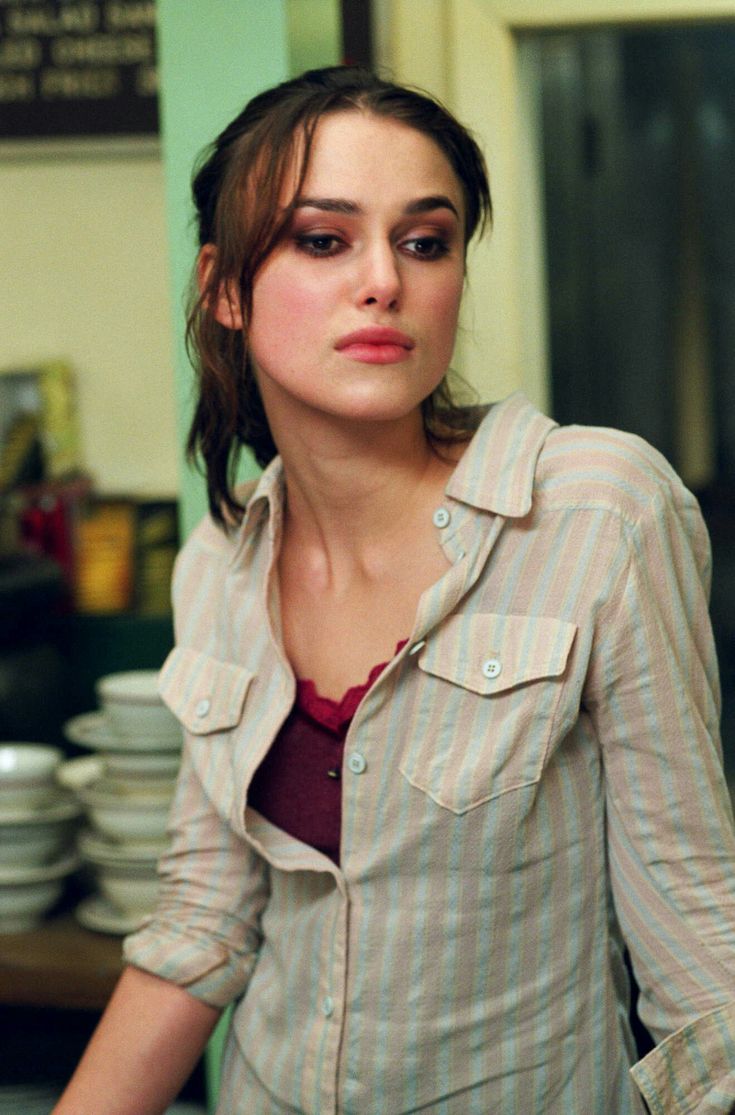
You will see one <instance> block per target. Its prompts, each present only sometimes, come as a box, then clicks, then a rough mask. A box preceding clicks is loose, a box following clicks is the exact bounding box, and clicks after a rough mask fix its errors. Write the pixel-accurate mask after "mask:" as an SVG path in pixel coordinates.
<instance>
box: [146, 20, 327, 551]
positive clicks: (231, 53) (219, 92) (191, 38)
mask: <svg viewBox="0 0 735 1115" xmlns="http://www.w3.org/2000/svg"><path fill="white" fill-rule="evenodd" d="M305 2H306V3H307V4H308V3H309V2H310V0H305ZM157 22H158V50H159V73H160V86H161V129H162V143H163V161H164V173H165V182H166V210H167V223H168V239H169V262H170V274H171V297H172V317H173V322H172V328H173V331H174V337H175V371H176V399H177V427H178V431H179V441H180V444H181V445H183V443H184V441H185V439H186V431H187V429H188V425H189V416H190V414H191V407H192V384H193V375H192V371H191V367H190V365H189V362H188V360H187V357H186V353H185V350H184V343H183V336H184V317H185V315H184V304H185V297H186V291H187V289H188V284H189V279H190V275H191V269H192V265H193V262H194V258H195V255H196V236H195V231H194V227H193V220H192V218H193V206H192V205H191V203H190V200H189V196H190V195H189V184H190V181H191V172H192V167H193V165H194V161H195V159H196V156H197V155H198V153H199V151H200V150H201V149H202V147H204V146H205V145H206V144H207V143H209V142H210V141H211V140H212V139H213V138H214V136H215V135H216V134H217V133H218V132H219V131H220V130H221V129H222V128H223V127H224V126H225V124H227V122H228V121H229V120H230V119H232V117H233V116H235V114H236V113H237V112H238V111H239V110H240V108H242V106H243V105H244V104H245V102H246V101H247V100H249V99H250V97H252V96H253V95H254V94H255V93H257V92H259V91H260V90H261V89H264V88H266V87H267V86H269V85H273V84H275V83H276V82H278V81H282V80H283V79H284V78H285V77H287V76H288V71H289V63H288V31H287V19H286V4H285V0H184V2H182V0H158V4H157ZM151 405H155V403H154V401H152V403H151ZM182 458H183V454H182ZM246 467H247V466H246ZM250 467H251V472H252V470H254V466H253V465H251V466H250ZM180 498H181V529H182V536H183V537H185V536H186V535H187V534H188V533H189V531H190V530H191V528H192V527H193V526H194V525H195V523H196V522H197V521H198V520H199V519H200V518H201V516H202V515H203V514H204V512H205V510H206V493H205V488H204V482H203V480H202V478H201V477H200V476H199V475H198V473H196V472H194V471H193V470H191V469H189V467H188V466H187V465H186V464H184V463H183V459H182V466H181V488H180Z"/></svg>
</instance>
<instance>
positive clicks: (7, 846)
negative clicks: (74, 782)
mask: <svg viewBox="0 0 735 1115" xmlns="http://www.w3.org/2000/svg"><path fill="white" fill-rule="evenodd" d="M80 814H81V807H80V806H79V804H78V802H75V801H60V802H58V803H56V804H53V805H49V806H47V807H46V808H43V809H41V810H35V809H27V810H15V811H14V812H10V811H6V812H3V813H0V867H16V866H20V865H27V866H31V867H32V866H39V865H41V864H46V863H50V862H51V861H52V860H54V859H58V858H59V856H60V855H61V854H62V852H64V851H65V850H67V849H69V848H70V846H71V842H72V837H73V834H74V828H75V823H74V822H75V820H76V818H77V817H79V815H80Z"/></svg>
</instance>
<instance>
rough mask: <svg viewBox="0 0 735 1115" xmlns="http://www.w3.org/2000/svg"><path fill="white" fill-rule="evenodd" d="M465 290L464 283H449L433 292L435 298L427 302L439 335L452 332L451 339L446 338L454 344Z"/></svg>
mask: <svg viewBox="0 0 735 1115" xmlns="http://www.w3.org/2000/svg"><path fill="white" fill-rule="evenodd" d="M463 288H464V283H463V282H462V283H448V284H446V285H445V286H443V287H441V288H439V289H437V290H435V291H434V292H433V297H432V296H430V297H429V298H427V300H426V305H427V308H428V310H429V312H430V315H431V320H432V322H433V323H434V327H435V329H436V331H437V333H440V334H444V333H445V332H451V334H452V336H451V338H449V337H447V338H446V339H447V341H451V343H453V342H454V331H455V329H456V326H457V318H458V316H459V307H460V303H461V301H462V291H463Z"/></svg>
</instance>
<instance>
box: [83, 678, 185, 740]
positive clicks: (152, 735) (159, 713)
mask: <svg viewBox="0 0 735 1115" xmlns="http://www.w3.org/2000/svg"><path fill="white" fill-rule="evenodd" d="M95 690H96V693H97V698H98V701H99V704H100V705H101V707H102V710H103V711H104V713H105V716H106V717H107V718H108V720H109V721H110V724H111V725H112V728H113V729H114V731H116V732H118V733H119V734H120V735H122V736H126V737H127V738H128V739H130V740H135V739H153V740H162V739H163V740H180V739H181V725H180V724H179V722H178V720H177V719H176V717H175V716H174V714H173V713H172V712H171V711H170V709H168V708H167V707H166V705H165V704H164V703H163V701H162V699H161V697H160V696H159V694H158V670H127V671H123V672H121V673H117V674H107V675H106V676H105V677H102V678H99V680H98V681H97V683H96V685H95Z"/></svg>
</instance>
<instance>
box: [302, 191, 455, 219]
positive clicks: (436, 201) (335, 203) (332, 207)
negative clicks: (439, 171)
mask: <svg viewBox="0 0 735 1115" xmlns="http://www.w3.org/2000/svg"><path fill="white" fill-rule="evenodd" d="M293 208H294V209H306V208H309V209H321V210H322V211H323V212H325V213H344V214H346V215H347V216H360V215H361V214H362V213H363V212H364V210H363V208H362V206H360V205H358V204H357V202H354V201H347V199H346V198H341V197H297V198H294V201H293ZM434 209H449V211H450V212H452V213H454V215H455V217H456V218H457V220H459V213H458V212H457V207H456V205H455V204H454V202H453V201H451V200H450V198H448V197H447V196H446V194H430V195H429V196H428V197H419V198H417V199H416V200H415V201H410V202H409V203H408V205H406V207H405V208H404V210H403V212H404V213H405V214H406V216H409V217H413V216H417V215H418V214H420V213H431V212H433V210H434Z"/></svg>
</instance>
